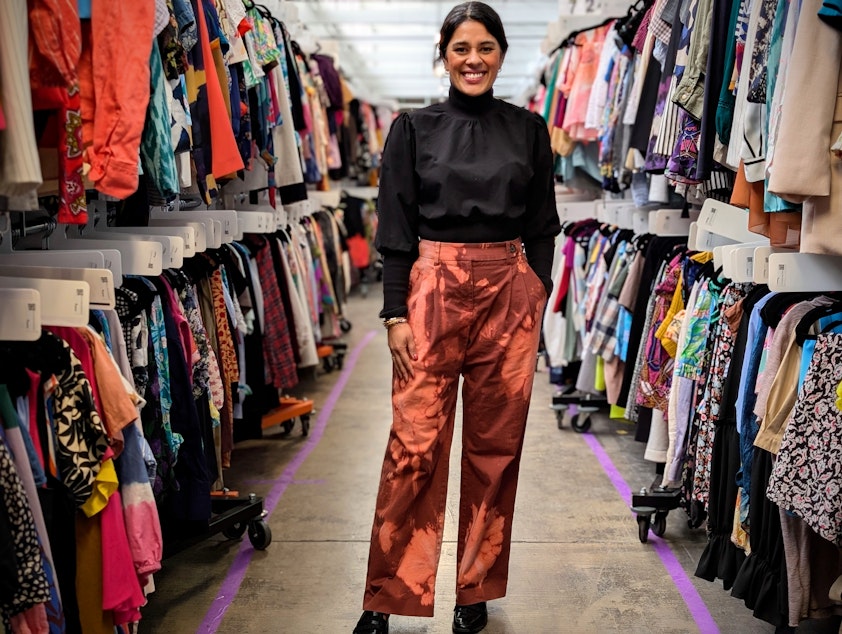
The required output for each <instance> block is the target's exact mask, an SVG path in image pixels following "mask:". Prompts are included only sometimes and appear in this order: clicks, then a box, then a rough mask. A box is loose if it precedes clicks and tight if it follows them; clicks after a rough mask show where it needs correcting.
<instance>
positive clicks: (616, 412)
mask: <svg viewBox="0 0 842 634" xmlns="http://www.w3.org/2000/svg"><path fill="white" fill-rule="evenodd" d="M608 417H609V418H611V419H614V420H625V419H626V408H625V407H620V406H619V405H612V406H611V409H610V410H609V411H608Z"/></svg>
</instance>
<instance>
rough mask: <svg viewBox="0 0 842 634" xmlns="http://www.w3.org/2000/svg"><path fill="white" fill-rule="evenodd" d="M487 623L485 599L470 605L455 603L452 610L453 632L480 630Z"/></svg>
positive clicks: (461, 633) (460, 633)
mask: <svg viewBox="0 0 842 634" xmlns="http://www.w3.org/2000/svg"><path fill="white" fill-rule="evenodd" d="M487 624H488V608H487V607H486V605H485V601H483V602H482V603H474V604H472V605H457V606H456V608H455V609H454V610H453V631H454V633H455V634H475V633H476V632H482V631H483V630H484V629H485V626H486V625H487Z"/></svg>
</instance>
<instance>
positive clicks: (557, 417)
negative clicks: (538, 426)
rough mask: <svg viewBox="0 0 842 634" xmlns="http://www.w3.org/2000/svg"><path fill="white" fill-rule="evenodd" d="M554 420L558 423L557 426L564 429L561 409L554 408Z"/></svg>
mask: <svg viewBox="0 0 842 634" xmlns="http://www.w3.org/2000/svg"><path fill="white" fill-rule="evenodd" d="M555 420H556V423H557V424H558V428H559V429H564V412H562V411H561V410H556V413H555Z"/></svg>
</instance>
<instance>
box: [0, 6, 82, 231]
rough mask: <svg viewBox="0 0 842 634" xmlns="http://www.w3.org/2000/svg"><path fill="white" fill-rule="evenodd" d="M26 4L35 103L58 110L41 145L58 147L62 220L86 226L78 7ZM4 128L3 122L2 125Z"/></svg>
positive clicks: (60, 213) (30, 66)
mask: <svg viewBox="0 0 842 634" xmlns="http://www.w3.org/2000/svg"><path fill="white" fill-rule="evenodd" d="M28 4H29V32H30V38H29V43H30V45H29V79H30V84H31V86H32V107H33V109H34V110H36V111H43V110H50V111H55V114H53V115H51V117H50V120H49V122H48V124H47V127H46V130H45V132H44V134H43V135H42V137H41V138H40V139H39V140H38V146H39V147H42V148H57V150H58V172H59V173H58V180H59V209H58V221H59V222H63V223H67V224H85V223H86V222H87V221H88V213H87V211H88V210H87V206H86V203H85V186H84V181H83V176H82V163H83V162H82V112H81V109H82V102H81V98H80V96H79V76H78V72H77V69H78V66H79V60H80V57H81V53H82V31H81V23H80V21H79V12H78V8H77V5H76V2H72V1H70V0H30V1H29V3H28ZM0 118H2V114H0ZM0 123H2V122H0ZM3 127H4V126H3V125H0V129H2V128H3Z"/></svg>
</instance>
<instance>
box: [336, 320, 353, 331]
mask: <svg viewBox="0 0 842 634" xmlns="http://www.w3.org/2000/svg"><path fill="white" fill-rule="evenodd" d="M339 329H340V330H341V331H342V332H350V331H351V322H350V321H348V320H347V319H345V318H344V317H342V318H341V319H340V320H339Z"/></svg>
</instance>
